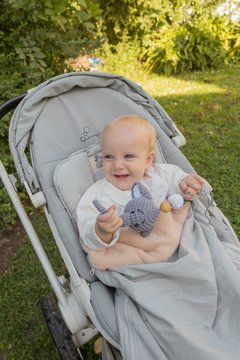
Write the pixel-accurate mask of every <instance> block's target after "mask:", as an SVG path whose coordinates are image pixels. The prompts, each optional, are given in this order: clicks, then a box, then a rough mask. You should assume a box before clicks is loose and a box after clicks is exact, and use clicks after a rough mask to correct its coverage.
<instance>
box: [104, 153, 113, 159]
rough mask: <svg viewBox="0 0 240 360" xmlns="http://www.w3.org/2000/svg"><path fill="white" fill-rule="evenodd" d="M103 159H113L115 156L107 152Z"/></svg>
mask: <svg viewBox="0 0 240 360" xmlns="http://www.w3.org/2000/svg"><path fill="white" fill-rule="evenodd" d="M103 159H104V160H112V159H113V156H112V155H110V154H106V155H104V156H103Z"/></svg>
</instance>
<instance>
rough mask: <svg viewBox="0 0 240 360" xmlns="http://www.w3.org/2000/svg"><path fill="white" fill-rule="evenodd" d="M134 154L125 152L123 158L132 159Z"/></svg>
mask: <svg viewBox="0 0 240 360" xmlns="http://www.w3.org/2000/svg"><path fill="white" fill-rule="evenodd" d="M133 158H135V156H134V155H133V154H126V155H125V159H133Z"/></svg>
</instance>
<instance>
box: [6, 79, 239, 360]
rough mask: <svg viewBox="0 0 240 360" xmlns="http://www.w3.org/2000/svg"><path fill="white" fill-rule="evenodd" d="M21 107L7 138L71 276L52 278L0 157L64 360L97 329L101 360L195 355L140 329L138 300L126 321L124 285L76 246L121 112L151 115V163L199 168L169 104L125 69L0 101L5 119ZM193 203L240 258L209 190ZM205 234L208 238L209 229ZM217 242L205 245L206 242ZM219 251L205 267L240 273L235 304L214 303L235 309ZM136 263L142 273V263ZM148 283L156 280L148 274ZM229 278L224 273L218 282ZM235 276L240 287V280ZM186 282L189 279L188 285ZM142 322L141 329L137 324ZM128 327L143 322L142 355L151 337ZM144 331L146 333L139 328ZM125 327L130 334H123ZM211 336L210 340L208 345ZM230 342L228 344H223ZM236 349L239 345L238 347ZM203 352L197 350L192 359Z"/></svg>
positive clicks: (228, 261)
mask: <svg viewBox="0 0 240 360" xmlns="http://www.w3.org/2000/svg"><path fill="white" fill-rule="evenodd" d="M15 107H16V109H15V112H14V114H13V116H12V119H11V123H10V128H9V144H10V150H11V154H12V157H13V160H14V163H15V167H16V170H17V173H18V176H19V178H20V181H21V183H22V184H23V185H24V187H25V188H26V191H27V193H28V195H29V197H30V199H31V201H32V203H33V205H34V207H36V208H40V207H42V208H43V209H44V212H45V215H46V218H47V220H48V223H49V226H50V228H51V231H52V233H53V236H54V239H55V241H56V244H57V246H58V249H59V251H60V254H61V256H62V258H63V261H64V263H65V266H66V269H67V272H68V274H69V277H68V278H65V277H64V276H63V275H56V273H55V271H54V270H53V268H52V266H51V262H50V260H49V258H48V257H47V255H46V253H45V251H44V249H43V247H42V245H41V240H40V239H39V237H38V236H37V234H36V232H35V230H34V228H33V226H32V223H31V221H30V220H29V217H28V215H27V214H26V212H25V210H24V208H23V205H22V203H21V201H20V200H19V197H18V195H17V192H16V190H15V186H14V183H13V181H12V176H11V175H8V174H7V172H6V170H5V168H4V165H3V163H2V162H0V175H1V179H2V182H3V184H4V186H5V188H6V189H7V191H8V194H9V196H10V198H11V200H12V202H13V205H14V207H15V208H16V211H17V213H18V215H19V218H20V220H21V222H22V224H23V226H24V228H25V230H26V232H27V235H28V237H29V239H30V241H31V243H32V245H33V247H34V250H35V251H36V254H37V256H38V258H39V261H40V262H41V264H42V266H43V269H44V271H45V273H46V275H47V277H48V279H49V282H50V284H51V286H52V289H53V291H54V294H55V295H54V296H51V297H46V298H45V299H44V302H43V313H44V317H45V320H46V323H47V325H48V327H49V330H50V332H51V335H52V337H53V340H54V342H55V345H56V347H57V350H58V352H59V355H60V357H61V359H63V360H67V359H68V360H71V359H80V358H82V355H81V346H82V345H84V344H86V343H87V342H89V341H90V340H91V339H92V338H93V337H94V336H96V334H98V333H100V334H101V335H102V337H103V341H102V359H104V360H111V359H115V360H118V359H122V358H123V359H128V360H133V359H137V360H141V359H145V360H146V359H150V360H152V359H159V360H162V359H164V360H165V359H182V358H184V356H185V359H192V358H193V354H194V351H195V350H193V349H194V347H193V346H192V344H190V345H189V343H188V346H187V347H186V346H185V342H184V341H183V343H182V344H181V343H180V344H178V343H177V341H176V342H175V340H176V339H177V336H176V337H174V335H173V334H172V338H171V341H169V343H170V344H168V345H166V339H165V337H164V335H163V336H162V340H161V341H160V342H158V341H156V335H155V333H154V332H151V331H150V334H147V333H146V331H147V330H146V329H145V328H144V326H146V327H147V328H148V329H149V326H148V325H147V324H148V321H150V320H149V318H148V315H146V312H144V311H142V310H141V303H140V305H139V304H138V306H137V310H138V311H137V313H138V315H136V316H138V317H139V319H138V317H137V318H136V323H135V324H133V323H131V324H130V325H129V324H127V323H125V324H122V323H121V321H120V320H119V319H120V318H121V315H119V309H118V310H116V304H119V303H120V300H119V298H120V295H119V297H118V298H116V288H117V287H118V286H117V285H116V284H117V281H116V277H115V278H114V276H113V281H112V280H111V279H110V276H112V275H114V274H112V273H111V271H109V272H107V274H105V275H104V276H103V272H99V273H98V272H97V271H96V272H94V271H92V269H91V267H90V265H89V263H88V260H87V257H86V254H85V252H84V251H83V250H82V248H81V245H80V241H79V234H78V230H77V221H76V206H77V204H78V201H79V199H80V198H81V196H82V195H83V193H84V192H85V191H86V189H87V188H88V187H89V186H90V185H91V184H93V183H94V182H95V181H96V180H98V179H100V178H101V177H102V176H103V174H102V168H101V167H102V163H101V148H100V142H99V139H100V135H101V131H102V129H103V128H104V127H105V126H106V124H107V123H108V122H110V121H111V120H112V119H113V118H115V117H116V116H120V115H124V114H137V115H140V116H143V117H145V118H147V119H148V120H149V121H150V122H151V123H152V124H153V125H154V127H155V128H156V131H157V142H156V146H155V149H156V155H155V162H160V163H163V162H164V163H171V164H175V165H178V166H180V167H181V168H182V169H183V170H184V171H186V172H190V173H193V172H194V169H193V168H192V166H191V165H190V163H189V162H188V160H187V159H186V158H185V157H184V155H183V154H182V153H181V151H180V150H179V147H180V146H181V145H184V143H185V139H184V137H183V135H182V134H181V132H180V131H179V129H178V128H177V127H176V126H175V124H174V123H173V121H172V120H171V119H170V118H169V116H168V115H167V113H166V112H165V111H164V110H163V108H162V107H161V106H160V105H159V104H158V103H157V102H156V101H155V100H154V99H153V98H152V97H151V96H149V95H148V94H147V93H146V92H145V91H144V90H143V89H142V88H141V87H140V86H139V85H137V84H135V83H133V82H132V81H130V80H128V79H126V78H124V77H122V76H117V75H112V74H107V73H100V72H90V73H86V72H83V73H81V72H74V73H68V74H63V75H60V76H56V77H54V78H51V79H49V80H48V81H46V82H44V83H42V84H40V85H39V86H37V87H36V88H34V89H31V90H29V91H28V92H27V93H26V94H23V95H21V96H18V97H16V98H14V99H12V100H9V101H8V102H7V103H5V104H3V105H2V106H1V108H0V116H1V117H2V116H4V115H5V113H7V112H8V111H10V110H12V109H13V108H15ZM194 206H195V210H194V211H195V212H196V213H197V214H198V215H197V217H198V220H199V221H200V222H201V223H202V224H203V225H201V229H204V230H201V231H202V233H204V234H205V232H206V233H207V232H208V231H210V232H212V234H213V233H214V235H211V236H212V237H211V241H212V239H213V238H214V236H215V237H216V238H217V239H218V241H216V243H219V244H220V245H217V246H218V247H219V246H222V243H224V244H225V243H226V244H228V248H229V249H230V250H231V251H232V253H233V255H232V258H234V256H235V257H237V256H238V255H239V254H238V251H239V245H238V239H237V237H236V235H235V233H234V231H233V229H232V228H231V225H230V224H229V222H228V220H227V219H226V217H225V216H224V215H223V214H222V213H221V211H220V210H219V209H218V208H217V207H216V205H215V203H214V202H213V201H212V199H211V197H210V196H207V197H206V198H204V199H202V200H201V201H200V200H196V203H195V204H194ZM203 218H207V220H206V221H205V220H203ZM209 229H210V230H209ZM199 231H200V230H199ZM202 236H203V235H202ZM206 237H207V238H208V235H206ZM208 240H209V239H208ZM199 241H200V240H199ZM211 241H209V243H210V242H211ZM212 242H213V241H212ZM211 246H212V245H209V248H211ZM230 250H229V251H230ZM235 250H236V251H235ZM217 251H218V252H220V253H221V252H222V255H221V256H222V257H221V260H220V261H221V263H222V268H221V266H220V265H219V263H218V262H216V261H215V260H214V261H212V264H213V265H212V267H211V269H210V268H209V269H210V270H209V272H213V271H214V273H215V275H216V274H217V275H216V276H215V278H218V277H219V276H221V274H220V273H221V272H222V270H223V269H224V271H227V270H226V268H227V266H229V267H230V268H231V271H232V273H233V274H234V275H232V274H229V278H233V279H234V281H232V283H231V284H229V286H230V287H231V289H234V291H233V290H231V291H230V293H231V294H233V295H234V296H233V295H232V296H230V295H229V301H227V302H225V303H221V302H218V304H217V307H216V309H215V310H216V312H215V315H216V313H217V314H220V313H222V312H224V307H225V308H227V307H229V306H232V307H233V309H235V310H234V311H236V309H237V307H236V306H237V305H236V304H235V303H234V302H233V298H234V297H235V298H236V294H237V296H239V294H240V288H239V285H237V284H236V282H237V281H236V279H237V280H238V278H237V276H239V275H238V269H237V265H236V264H235V263H234V261H233V260H232V258H231V257H230V256H228V257H226V256H225V252H224V249H223V248H222V247H221V248H220V250H219V249H218V248H211V250H210V252H211V255H212V257H213V258H214V255H213V254H214V252H217ZM204 254H205V253H204ZM182 258H184V257H182ZM171 261H172V263H171V264H173V263H175V262H176V263H177V261H175V260H174V259H172V260H171ZM237 262H238V260H236V263H237ZM132 270H134V269H132ZM138 270H139V271H140V270H141V271H142V269H139V268H138ZM195 270H196V269H195ZM134 271H135V270H134ZM151 271H152V269H151ZM161 271H163V269H162V270H161ZM171 271H172V270H171ZM190 272H191V271H190ZM163 273H164V274H165V275H163ZM115 275H116V273H115ZM124 275H126V277H127V278H128V279H129V275H128V274H123V272H121V277H122V278H123V277H124ZM118 276H119V273H118ZM164 276H165V277H167V273H166V270H165V269H164V271H163V272H161V276H159V277H160V278H161V279H163V277H164ZM168 276H169V273H168ZM114 279H115V281H114ZM140 280H141V281H144V280H146V278H144V276H143V275H141V276H140V277H138V281H136V279H135V281H134V283H135V284H136V283H138V284H139V283H141V281H140ZM148 280H150V283H151V276H150V277H149V278H148ZM194 281H195V284H196V282H198V281H199V282H198V283H197V287H198V286H200V285H199V284H201V283H202V282H203V279H202V278H199V279H198V278H197V277H196V278H195V279H194ZM227 281H228V280H227V279H224V280H223V283H222V284H225V283H226V282H227ZM205 282H206V279H205ZM238 283H239V284H240V281H238ZM144 284H145V283H144ZM144 284H142V286H144ZM188 284H189V286H193V285H192V283H190V282H189V283H188ZM120 285H121V284H120ZM160 286H161V284H160ZM216 287H217V288H218V298H224V299H225V297H224V296H223V293H224V290H223V289H221V286H220V285H219V283H218V282H217V285H216V286H215V290H216ZM123 288H124V286H123ZM222 288H224V285H222ZM137 291H139V290H137ZM126 293H127V294H128V297H129V298H130V299H131V302H132V303H135V302H136V301H135V300H136V299H135V298H134V295H131V293H130V292H128V291H126ZM174 296H175V295H174ZM204 296H206V297H208V294H207V293H205V294H204ZM140 297H141V296H140ZM55 299H56V300H55ZM238 303H239V302H238ZM165 305H166V304H164V300H163V303H161V299H159V304H158V307H162V308H163V309H164V306H165ZM131 306H132V304H131ZM203 308H204V304H203ZM153 309H154V306H153ZM174 309H175V308H174ZM135 310H136V309H135ZM135 310H134V311H135ZM164 311H166V310H164ZM169 311H170V312H171V311H172V310H169ZM174 311H175V310H174ZM204 311H207V310H206V309H205V310H204ZM209 311H210V310H209ZM180 312H181V308H180ZM239 313H240V312H239ZM177 316H178V315H177ZM156 318H157V316H156ZM159 319H160V320H162V323H161V321H160V324H161V325H159V327H161V326H162V328H163V329H165V330H166V331H168V329H167V328H168V327H167V325H166V324H167V322H169V319H167V320H166V319H163V315H162V314H161V316H160V315H159ZM142 320H143V322H144V326H143V325H142V324H141V321H142ZM179 321H180V320H179ZM181 321H182V320H181ZM221 321H225V322H226V323H227V324H229V323H230V319H229V318H228V316H227V314H225V317H224V319H223V320H222V319H220V317H218V318H216V317H215V325H216V322H221ZM131 326H133V328H135V329H138V330H137V331H136V332H137V333H138V334H139V339H145V340H146V342H147V344H148V346H145V349H146V350H141V353H142V355H133V354H135V353H137V352H136V349H137V348H139V349H141V346H140V345H139V344H140V343H144V342H145V340H144V341H143V340H141V341H140V340H139V339H137V340H136V341H135V340H134V341H135V345H133V343H134V341H133V337H134V336H135V335H132V336H133V337H132V336H131V334H129V328H130V327H131ZM217 326H218V325H216V327H217ZM140 328H141V329H142V330H139V329H140ZM219 329H220V326H219ZM165 330H164V331H165ZM238 330H239V329H238V328H237V325H236V328H235V329H234V331H235V332H236V336H237V339H235V340H236V341H235V340H234V341H235V342H237V341H238V343H239V342H240V338H239V336H240V335H239V334H240V332H239V331H238ZM232 332H233V330H231V333H232ZM122 333H125V336H123V335H122ZM218 333H220V330H218ZM126 334H127V335H126ZM215 335H216V334H215ZM219 336H220V335H219ZM126 337H128V339H127V338H126ZM220 337H221V336H220ZM159 338H161V334H160V335H159ZM201 339H203V338H201V335H199V341H200V342H201ZM205 340H206V339H205V338H204V339H203V342H204V341H205ZM235 342H234V344H235ZM206 346H207V345H206ZM126 348H127V350H126ZM130 348H131V349H130ZM150 348H151V350H150ZM171 348H175V351H176V353H174V352H172V350H171ZM180 348H184V349H185V350H184V351H188V352H186V354H185V355H184V354H181V350H179V349H180ZM129 349H130V350H129ZM186 349H187V350H186ZM226 349H227V350H228V348H227V347H226ZM226 349H225V348H224V349H221V351H222V354H225V350H226ZM236 349H237V350H236V351H238V350H239V346H238V347H236ZM227 350H226V351H227ZM131 351H132V352H131ZM182 351H183V350H182ZM177 354H179V356H178V355H177ZM202 354H204V353H202ZM234 356H235V353H234V352H233V353H229V357H227V358H229V359H236V358H235V357H234ZM200 358H201V357H198V355H196V359H200ZM203 358H204V359H210V358H211V357H210V355H209V357H207V356H206V357H202V359H203ZM215 358H216V359H217V358H218V359H226V358H225V357H224V355H223V357H214V356H212V358H211V359H214V360H215Z"/></svg>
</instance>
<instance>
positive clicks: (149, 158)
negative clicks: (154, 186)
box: [146, 151, 155, 169]
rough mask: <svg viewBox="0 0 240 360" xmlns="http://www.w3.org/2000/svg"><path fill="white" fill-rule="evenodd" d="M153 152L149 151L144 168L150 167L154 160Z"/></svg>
mask: <svg viewBox="0 0 240 360" xmlns="http://www.w3.org/2000/svg"><path fill="white" fill-rule="evenodd" d="M154 155H155V153H154V151H150V152H149V153H148V155H147V162H146V168H147V169H149V168H150V167H151V166H152V163H153V159H154Z"/></svg>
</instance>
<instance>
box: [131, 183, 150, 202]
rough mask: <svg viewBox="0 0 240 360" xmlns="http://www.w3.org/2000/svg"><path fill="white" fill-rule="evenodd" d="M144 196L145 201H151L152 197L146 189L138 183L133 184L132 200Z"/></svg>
mask: <svg viewBox="0 0 240 360" xmlns="http://www.w3.org/2000/svg"><path fill="white" fill-rule="evenodd" d="M141 196H144V197H145V198H146V199H149V200H152V195H151V194H150V192H149V191H148V189H147V188H146V187H145V186H144V185H143V184H142V183H140V182H135V183H134V184H133V187H132V198H138V197H141Z"/></svg>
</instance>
